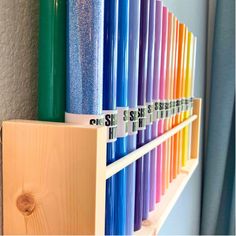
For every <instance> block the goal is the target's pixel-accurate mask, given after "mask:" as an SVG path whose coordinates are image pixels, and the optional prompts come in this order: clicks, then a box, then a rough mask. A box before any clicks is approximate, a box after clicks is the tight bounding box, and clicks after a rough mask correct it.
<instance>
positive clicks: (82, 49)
mask: <svg viewBox="0 0 236 236" xmlns="http://www.w3.org/2000/svg"><path fill="white" fill-rule="evenodd" d="M103 29H104V0H86V1H84V0H68V1H67V80H66V112H68V113H73V114H95V115H97V114H101V113H102V91H103V85H102V81H103V35H104V33H103Z"/></svg>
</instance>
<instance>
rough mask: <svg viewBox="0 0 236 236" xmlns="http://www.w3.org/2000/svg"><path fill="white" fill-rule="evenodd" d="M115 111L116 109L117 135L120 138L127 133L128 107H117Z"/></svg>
mask: <svg viewBox="0 0 236 236" xmlns="http://www.w3.org/2000/svg"><path fill="white" fill-rule="evenodd" d="M117 111H118V127H117V137H118V138H122V137H125V136H127V135H128V128H129V126H128V125H129V108H128V107H117Z"/></svg>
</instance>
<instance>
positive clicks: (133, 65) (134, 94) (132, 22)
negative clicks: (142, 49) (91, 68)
mask: <svg viewBox="0 0 236 236" xmlns="http://www.w3.org/2000/svg"><path fill="white" fill-rule="evenodd" d="M139 30H140V0H130V12H129V68H128V76H129V77H128V106H129V109H130V114H129V117H132V116H133V115H134V114H136V115H134V116H133V117H135V119H134V120H130V124H132V125H131V127H129V136H128V152H132V151H134V150H135V149H136V147H137V124H138V119H137V111H138V107H137V106H138V69H139V34H140V31H139ZM131 113H132V114H131ZM135 168H136V165H135V163H133V164H131V165H129V166H128V167H127V186H126V194H127V195H126V204H127V207H126V235H131V234H133V231H134V201H135Z"/></svg>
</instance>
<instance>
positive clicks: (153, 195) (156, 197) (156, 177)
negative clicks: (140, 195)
mask: <svg viewBox="0 0 236 236" xmlns="http://www.w3.org/2000/svg"><path fill="white" fill-rule="evenodd" d="M162 8H163V6H162V2H161V1H156V24H155V48H154V74H153V101H154V102H157V101H158V99H159V87H160V67H161V34H162V11H163V9H162ZM156 115H157V114H156ZM157 136H158V120H156V121H154V122H153V125H152V138H153V139H155V138H156V137H157ZM160 167H161V165H160V156H159V155H158V147H157V148H155V149H154V150H152V152H151V169H150V171H151V179H150V182H151V184H150V207H149V209H150V211H152V210H154V208H155V203H156V202H159V201H160V196H161V195H160V188H161V183H160V180H161V178H160V175H161V168H160Z"/></svg>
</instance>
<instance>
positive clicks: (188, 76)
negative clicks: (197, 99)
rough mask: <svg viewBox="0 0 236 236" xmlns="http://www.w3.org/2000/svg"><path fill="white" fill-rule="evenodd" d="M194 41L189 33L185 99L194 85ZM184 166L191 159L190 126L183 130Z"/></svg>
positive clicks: (189, 96)
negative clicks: (189, 155)
mask: <svg viewBox="0 0 236 236" xmlns="http://www.w3.org/2000/svg"><path fill="white" fill-rule="evenodd" d="M193 39H194V36H193V34H192V33H191V32H188V41H187V62H186V79H185V91H184V97H185V99H189V98H191V92H192V91H191V84H192V70H193V69H192V66H193V64H192V60H193ZM183 115H184V120H185V119H187V118H189V116H190V111H185V112H184V114H183ZM183 137H184V138H183V163H182V164H183V166H186V164H187V160H188V159H189V157H188V154H189V138H190V137H189V126H186V127H185V128H184V129H183Z"/></svg>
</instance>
